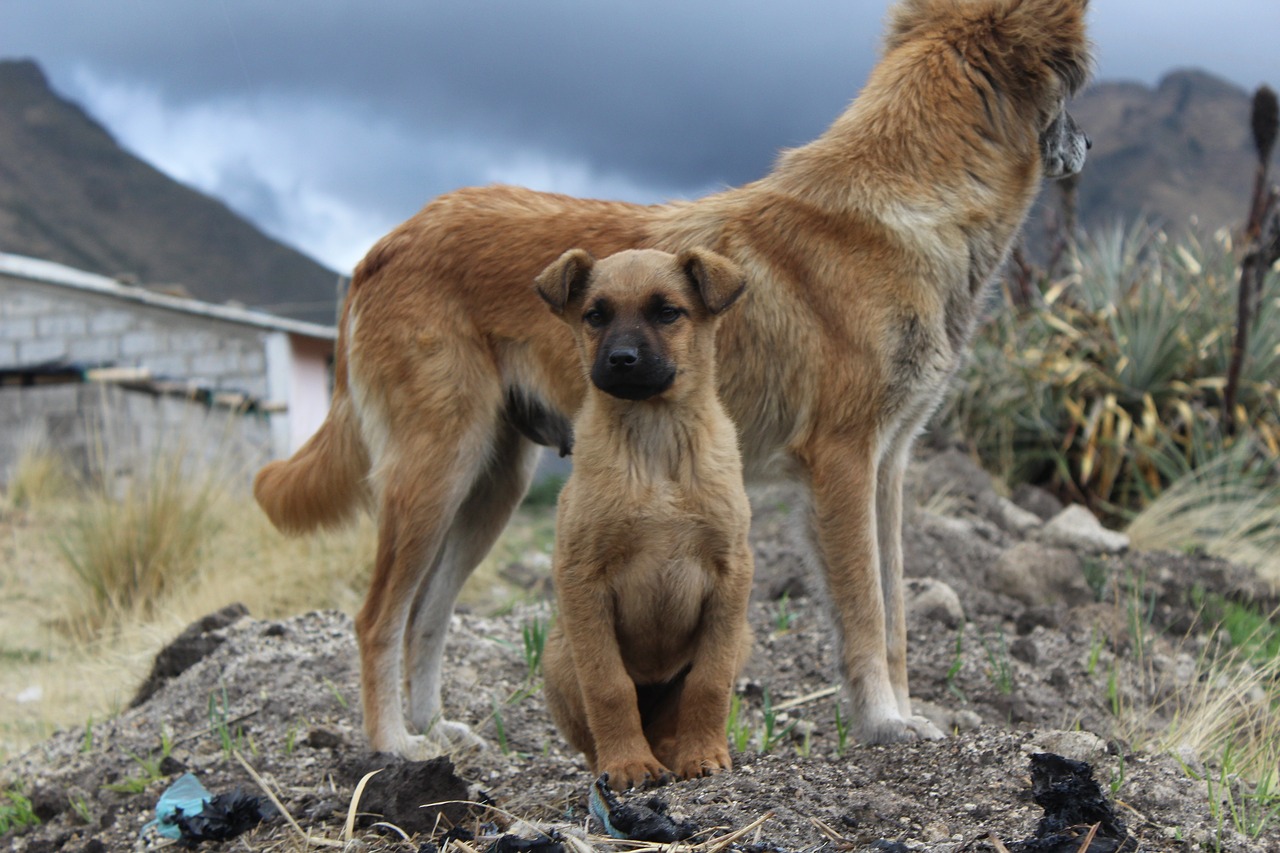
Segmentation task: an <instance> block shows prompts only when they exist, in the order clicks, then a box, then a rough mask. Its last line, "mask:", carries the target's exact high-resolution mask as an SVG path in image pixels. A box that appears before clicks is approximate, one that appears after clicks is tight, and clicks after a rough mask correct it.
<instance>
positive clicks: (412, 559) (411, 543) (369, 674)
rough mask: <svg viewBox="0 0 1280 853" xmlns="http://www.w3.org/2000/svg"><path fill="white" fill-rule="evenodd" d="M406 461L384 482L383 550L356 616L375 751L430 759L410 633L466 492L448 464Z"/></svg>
mask: <svg viewBox="0 0 1280 853" xmlns="http://www.w3.org/2000/svg"><path fill="white" fill-rule="evenodd" d="M429 459H430V457H427V459H422V458H421V457H419V460H418V462H417V464H414V465H409V464H402V465H398V466H396V468H397V469H396V470H395V471H394V472H393V473H392V474H391V475H390V476H389V478H388V480H387V482H386V483H385V484H383V486H382V489H381V492H382V501H381V510H380V516H379V527H378V551H377V557H376V559H375V562H374V569H373V577H372V578H371V580H370V585H369V593H368V595H367V596H366V597H365V601H364V606H363V607H361V608H360V613H359V615H357V617H356V636H357V638H358V639H359V641H360V694H361V699H362V701H363V706H364V727H365V732H366V734H367V735H368V737H369V745H370V747H372V749H373V750H374V751H375V752H393V753H396V754H399V755H404V756H409V757H414V758H422V757H426V756H427V755H428V754H430V752H431V751H432V750H431V744H429V743H428V742H427V741H426V740H425V739H424V738H421V737H411V736H410V735H409V731H408V729H407V727H406V725H405V717H404V706H403V701H402V696H401V684H402V682H403V680H404V644H405V631H406V629H407V626H408V624H409V613H410V610H411V608H412V605H413V601H414V595H415V593H416V591H417V589H418V587H419V586H420V584H421V582H422V581H421V576H422V575H423V574H427V575H430V574H432V573H433V572H434V571H435V570H436V569H437V568H438V566H439V564H440V550H441V548H442V547H443V546H444V538H445V531H446V529H447V527H448V524H449V519H452V518H453V516H454V513H455V512H456V511H457V508H458V504H460V503H461V497H460V496H456V495H453V494H450V493H449V492H450V490H449V489H448V487H447V486H445V487H443V488H442V487H440V486H439V485H436V486H435V487H434V488H432V487H431V486H430V485H428V484H447V483H449V482H450V479H449V478H450V475H451V474H452V473H453V472H452V471H450V470H448V468H449V466H447V465H431V464H428V462H427V460H429Z"/></svg>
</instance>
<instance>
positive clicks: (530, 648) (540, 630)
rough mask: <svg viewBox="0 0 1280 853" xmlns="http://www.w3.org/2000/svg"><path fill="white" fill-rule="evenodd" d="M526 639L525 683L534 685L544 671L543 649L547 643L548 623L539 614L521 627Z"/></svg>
mask: <svg viewBox="0 0 1280 853" xmlns="http://www.w3.org/2000/svg"><path fill="white" fill-rule="evenodd" d="M520 636H521V637H522V638H523V640H524V664H525V683H526V684H529V685H532V684H533V683H534V682H535V681H536V680H537V678H538V673H539V672H541V671H542V650H543V649H544V648H545V647H546V645H547V624H546V623H545V622H543V621H542V620H541V619H540V618H538V617H537V616H534V617H533V618H532V619H529V620H527V621H526V622H525V623H524V625H522V626H521V628H520Z"/></svg>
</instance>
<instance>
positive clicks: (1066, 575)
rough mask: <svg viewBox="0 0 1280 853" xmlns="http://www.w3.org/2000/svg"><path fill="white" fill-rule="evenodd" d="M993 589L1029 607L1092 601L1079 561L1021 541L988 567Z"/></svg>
mask: <svg viewBox="0 0 1280 853" xmlns="http://www.w3.org/2000/svg"><path fill="white" fill-rule="evenodd" d="M989 580H990V583H991V586H992V588H993V589H994V590H995V591H997V592H1000V593H1003V594H1005V595H1008V596H1010V597H1011V598H1016V599H1017V600H1018V601H1021V602H1022V603H1023V604H1026V605H1028V606H1032V607H1034V606H1037V605H1049V604H1054V603H1057V602H1066V603H1067V604H1069V605H1074V604H1084V603H1086V602H1089V601H1092V600H1093V592H1092V590H1090V589H1089V584H1088V583H1087V582H1086V581H1085V577H1084V570H1083V569H1082V567H1081V564H1080V558H1079V557H1077V556H1076V555H1075V554H1074V553H1072V552H1071V551H1067V550H1063V549H1061V548H1046V547H1045V546H1043V545H1040V544H1038V543H1035V542H1020V543H1018V544H1017V545H1014V546H1013V547H1012V548H1010V549H1009V550H1007V551H1005V552H1004V553H1003V554H1001V555H1000V559H998V560H997V561H996V562H995V565H993V566H992V567H991V570H990V574H989Z"/></svg>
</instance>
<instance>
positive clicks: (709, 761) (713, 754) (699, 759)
mask: <svg viewBox="0 0 1280 853" xmlns="http://www.w3.org/2000/svg"><path fill="white" fill-rule="evenodd" d="M675 767H676V772H677V773H678V774H679V775H680V778H681V779H696V778H698V777H699V776H715V775H716V774H717V773H723V772H724V771H726V770H732V769H733V759H731V758H730V757H729V745H728V744H713V745H712V746H709V747H703V748H701V749H684V750H681V752H680V758H678V759H677V760H676V762H675Z"/></svg>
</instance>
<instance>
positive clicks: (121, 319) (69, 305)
mask: <svg viewBox="0 0 1280 853" xmlns="http://www.w3.org/2000/svg"><path fill="white" fill-rule="evenodd" d="M267 335H268V332H267V331H266V330H259V329H254V328H251V327H247V326H240V325H238V324H235V323H229V322H223V321H219V320H217V319H213V318H205V317H199V316H195V315H187V314H183V313H181V312H176V311H167V310H165V309H163V308H156V307H152V306H147V305H122V304H121V303H120V301H119V300H116V299H112V298H110V297H106V296H101V295H98V294H93V293H83V292H77V291H72V290H67V289H65V288H59V287H57V286H53V285H45V284H41V283H39V282H30V281H26V280H23V279H15V278H10V277H7V276H0V367H30V366H33V365H37V364H43V363H46V362H50V361H67V362H72V363H83V364H89V365H100V364H112V365H115V366H118V367H143V368H147V369H149V370H151V371H152V373H153V374H154V375H155V376H157V377H169V378H173V379H182V380H187V381H192V382H196V383H198V384H201V385H204V386H207V387H210V388H215V389H219V390H226V391H240V392H244V393H247V394H249V395H252V396H254V397H259V398H265V397H266V396H267V391H268V389H267V379H266V356H265V346H266V337H267Z"/></svg>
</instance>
